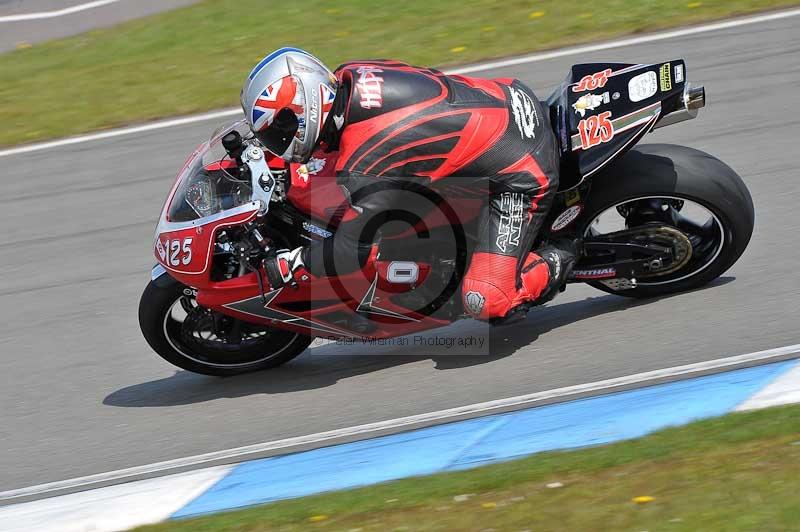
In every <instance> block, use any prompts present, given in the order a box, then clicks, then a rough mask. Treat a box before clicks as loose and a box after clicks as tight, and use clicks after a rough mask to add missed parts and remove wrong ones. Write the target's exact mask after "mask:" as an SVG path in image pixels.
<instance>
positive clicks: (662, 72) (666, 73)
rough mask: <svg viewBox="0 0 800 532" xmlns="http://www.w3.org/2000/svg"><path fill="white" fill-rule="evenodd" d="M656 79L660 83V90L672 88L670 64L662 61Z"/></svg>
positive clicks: (664, 90) (665, 90)
mask: <svg viewBox="0 0 800 532" xmlns="http://www.w3.org/2000/svg"><path fill="white" fill-rule="evenodd" d="M658 80H659V83H660V84H661V92H667V91H669V90H672V66H671V65H670V64H669V63H664V64H663V65H661V68H660V69H659V70H658Z"/></svg>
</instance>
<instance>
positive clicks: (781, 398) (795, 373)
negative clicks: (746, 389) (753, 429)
mask: <svg viewBox="0 0 800 532" xmlns="http://www.w3.org/2000/svg"><path fill="white" fill-rule="evenodd" d="M793 403H800V366H797V367H795V368H793V369H791V370H789V371H787V372H786V373H784V374H783V375H781V376H780V377H778V378H777V379H775V380H774V381H773V382H771V383H770V384H769V385H768V386H765V387H764V388H762V389H761V390H759V392H758V393H757V394H755V395H753V396H752V397H750V398H749V399H748V400H747V401H745V402H744V403H742V404H740V405H739V406H738V407H736V410H737V411H743V410H757V409H759V408H767V407H770V406H777V405H788V404H793Z"/></svg>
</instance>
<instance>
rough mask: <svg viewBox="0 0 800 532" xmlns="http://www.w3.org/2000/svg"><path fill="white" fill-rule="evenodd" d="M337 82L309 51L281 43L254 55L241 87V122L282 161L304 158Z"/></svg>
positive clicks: (311, 147) (331, 101) (312, 144)
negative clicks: (254, 62)
mask: <svg viewBox="0 0 800 532" xmlns="http://www.w3.org/2000/svg"><path fill="white" fill-rule="evenodd" d="M337 87H338V82H337V80H336V77H335V76H334V75H333V73H332V72H331V71H330V70H328V68H327V67H326V66H325V65H324V64H322V61H320V60H319V59H317V58H316V57H314V56H313V55H311V54H309V53H308V52H305V51H303V50H300V49H298V48H281V49H279V50H276V51H274V52H272V53H271V54H269V55H268V56H266V57H265V58H264V59H262V60H261V61H259V63H258V64H257V65H256V66H255V68H254V69H253V70H252V72H250V75H249V76H247V80H245V82H244V87H242V94H241V101H242V109H243V110H244V114H245V117H246V118H247V122H248V123H249V124H250V128H251V129H252V130H253V133H254V134H255V136H256V137H257V138H258V140H259V141H260V142H261V144H262V145H263V146H264V147H265V148H266V149H267V150H269V151H271V152H272V153H274V154H275V155H277V156H278V157H281V158H282V159H284V160H286V161H288V162H292V161H293V162H298V163H305V162H308V160H309V159H310V158H311V153H312V152H313V150H314V146H315V145H316V143H317V140H318V139H319V136H320V133H321V132H322V126H323V124H324V123H325V119H326V118H327V117H328V113H330V110H331V108H332V107H333V100H334V98H335V97H336V89H337Z"/></svg>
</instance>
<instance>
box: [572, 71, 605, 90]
mask: <svg viewBox="0 0 800 532" xmlns="http://www.w3.org/2000/svg"><path fill="white" fill-rule="evenodd" d="M612 72H613V71H612V70H611V69H610V68H607V69H605V70H603V71H602V72H595V73H594V74H589V75H588V76H583V77H582V78H581V80H580V81H579V82H578V83H577V84H575V85H573V86H572V92H583V91H593V90H595V89H602V88H603V87H605V86H606V83H607V82H608V76H610V75H611V74H612Z"/></svg>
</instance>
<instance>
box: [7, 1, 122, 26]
mask: <svg viewBox="0 0 800 532" xmlns="http://www.w3.org/2000/svg"><path fill="white" fill-rule="evenodd" d="M119 1H120V0H96V1H95V2H86V3H85V4H78V5H77V6H72V7H65V8H64V9H56V10H54V11H40V12H38V13H23V14H20V15H5V16H2V17H0V22H22V21H25V20H40V19H45V18H56V17H63V16H64V15H72V14H73V13H80V12H81V11H86V10H87V9H94V8H96V7H101V6H105V5H108V4H113V3H114V2H119Z"/></svg>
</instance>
